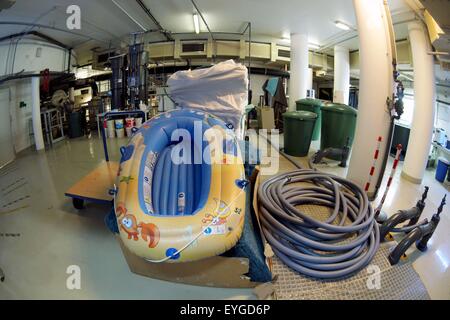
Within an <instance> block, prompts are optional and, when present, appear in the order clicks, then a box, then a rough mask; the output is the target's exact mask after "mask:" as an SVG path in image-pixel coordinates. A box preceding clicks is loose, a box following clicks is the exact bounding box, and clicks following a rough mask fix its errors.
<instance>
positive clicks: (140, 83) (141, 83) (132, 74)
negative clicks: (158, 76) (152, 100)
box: [128, 43, 148, 109]
mask: <svg viewBox="0 0 450 320" xmlns="http://www.w3.org/2000/svg"><path fill="white" fill-rule="evenodd" d="M128 59H129V64H128V90H129V104H130V105H131V106H134V108H133V109H139V104H140V102H142V101H143V102H144V103H145V104H147V100H148V92H147V62H148V54H147V51H145V50H144V45H143V44H142V43H137V44H133V45H131V46H130V47H129V52H128Z"/></svg>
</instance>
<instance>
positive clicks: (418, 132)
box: [402, 21, 436, 184]
mask: <svg viewBox="0 0 450 320" xmlns="http://www.w3.org/2000/svg"><path fill="white" fill-rule="evenodd" d="M408 31H409V39H410V42H411V51H412V59H413V67H414V115H413V121H412V125H411V134H410V136H409V143H408V150H407V151H406V158H405V163H404V165H403V172H402V177H404V178H405V179H407V180H409V181H411V182H413V183H417V184H420V183H422V179H423V175H424V173H425V168H426V164H427V161H428V155H429V153H430V147H431V140H432V134H433V126H434V116H435V112H436V95H435V92H436V91H435V77H434V61H433V56H432V55H429V54H428V52H430V51H432V50H431V44H430V40H429V37H428V33H427V31H426V29H425V26H424V25H423V23H422V22H420V21H415V22H411V23H409V24H408Z"/></svg>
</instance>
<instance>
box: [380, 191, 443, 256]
mask: <svg viewBox="0 0 450 320" xmlns="http://www.w3.org/2000/svg"><path fill="white" fill-rule="evenodd" d="M446 198H447V195H445V196H444V198H443V199H442V202H441V205H440V206H439V208H438V211H437V213H436V214H434V215H433V217H432V218H431V221H430V222H427V223H425V224H423V225H420V226H418V227H416V228H414V230H412V231H411V232H410V233H408V235H407V236H406V237H405V238H404V239H403V240H402V241H401V242H400V243H399V244H398V245H397V247H395V249H394V250H393V251H392V252H391V254H390V255H389V257H388V259H389V262H390V263H391V265H395V264H397V263H398V261H399V260H400V258H401V257H402V256H404V255H405V252H406V250H408V248H409V247H411V245H412V244H413V243H415V244H416V248H417V249H418V250H420V251H422V252H425V251H426V250H427V245H428V241H429V240H430V239H431V237H432V236H433V234H434V232H435V231H436V228H437V226H438V225H439V222H440V221H441V217H440V215H441V212H442V210H443V209H444V206H445V204H446Z"/></svg>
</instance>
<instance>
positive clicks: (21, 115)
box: [1, 78, 33, 153]
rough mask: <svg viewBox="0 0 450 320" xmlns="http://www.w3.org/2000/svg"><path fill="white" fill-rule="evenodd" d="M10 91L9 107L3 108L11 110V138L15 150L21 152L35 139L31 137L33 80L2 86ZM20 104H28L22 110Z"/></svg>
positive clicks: (12, 82)
mask: <svg viewBox="0 0 450 320" xmlns="http://www.w3.org/2000/svg"><path fill="white" fill-rule="evenodd" d="M2 88H5V89H7V90H9V95H10V101H9V108H8V106H1V107H2V109H3V110H8V109H9V114H10V116H11V136H12V140H13V145H14V149H15V151H16V153H17V152H20V151H22V150H24V149H26V148H28V147H29V146H31V145H32V144H33V137H32V136H30V132H32V129H31V127H30V119H31V78H27V79H21V80H15V81H9V82H8V83H7V86H5V85H4V86H2ZM20 102H24V103H25V104H26V106H25V107H22V108H20Z"/></svg>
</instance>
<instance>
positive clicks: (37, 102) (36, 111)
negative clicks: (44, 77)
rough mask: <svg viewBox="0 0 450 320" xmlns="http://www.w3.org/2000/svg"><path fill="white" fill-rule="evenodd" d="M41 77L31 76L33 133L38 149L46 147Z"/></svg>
mask: <svg viewBox="0 0 450 320" xmlns="http://www.w3.org/2000/svg"><path fill="white" fill-rule="evenodd" d="M39 90H40V88H39V77H32V78H31V108H32V112H31V115H32V119H33V133H34V143H35V145H36V150H38V151H39V150H43V149H44V148H45V144H44V136H43V134H42V124H41V99H40V97H39V96H40V91H39Z"/></svg>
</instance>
